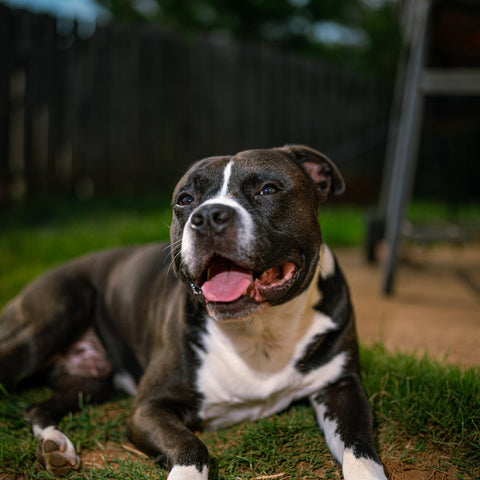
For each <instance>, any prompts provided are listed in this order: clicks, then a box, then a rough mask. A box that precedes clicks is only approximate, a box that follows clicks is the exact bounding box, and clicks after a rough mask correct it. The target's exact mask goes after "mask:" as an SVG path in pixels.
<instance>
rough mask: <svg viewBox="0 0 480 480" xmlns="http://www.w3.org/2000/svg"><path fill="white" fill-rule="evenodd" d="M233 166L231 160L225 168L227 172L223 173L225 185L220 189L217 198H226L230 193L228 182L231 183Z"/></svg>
mask: <svg viewBox="0 0 480 480" xmlns="http://www.w3.org/2000/svg"><path fill="white" fill-rule="evenodd" d="M232 164H233V160H230V161H229V162H228V164H227V166H226V167H225V170H224V171H223V185H222V188H221V189H220V193H219V194H218V195H217V197H220V198H221V197H225V196H226V195H227V192H228V182H229V181H230V175H231V174H232Z"/></svg>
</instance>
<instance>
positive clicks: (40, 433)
mask: <svg viewBox="0 0 480 480" xmlns="http://www.w3.org/2000/svg"><path fill="white" fill-rule="evenodd" d="M34 433H35V436H36V437H37V438H38V449H37V459H38V461H39V462H40V463H41V464H42V465H43V466H44V467H45V468H46V469H47V471H48V472H50V473H52V474H53V475H56V476H61V475H66V474H67V473H69V472H70V471H71V470H79V469H80V467H81V461H80V458H79V457H78V455H77V453H76V452H75V448H74V446H73V444H72V442H71V441H70V440H69V438H68V437H67V436H66V435H64V434H63V433H62V432H61V431H60V430H57V429H56V428H55V427H53V426H51V427H46V428H43V429H41V428H38V427H35V428H34Z"/></svg>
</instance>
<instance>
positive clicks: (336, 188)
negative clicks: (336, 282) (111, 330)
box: [170, 145, 344, 320]
mask: <svg viewBox="0 0 480 480" xmlns="http://www.w3.org/2000/svg"><path fill="white" fill-rule="evenodd" d="M343 191H344V182H343V179H342V176H341V175H340V172H339V171H338V170H337V168H336V167H335V165H334V164H333V163H332V162H331V161H330V160H329V159H328V158H327V157H326V156H325V155H323V154H321V153H319V152H317V151H315V150H313V149H310V148H308V147H305V146H302V145H291V146H285V147H281V148H273V149H266V150H247V151H244V152H240V153H238V154H236V155H234V156H221V157H209V158H206V159H203V160H200V161H199V162H197V163H195V164H194V165H193V166H192V167H191V168H190V170H188V172H187V173H186V174H185V175H184V176H183V178H182V179H181V180H180V182H179V183H178V185H177V187H176V189H175V192H174V194H173V201H172V205H173V220H172V226H171V230H170V236H171V243H172V255H173V262H174V268H175V271H176V273H177V275H178V276H179V278H180V279H181V280H182V281H183V282H185V283H186V284H187V285H188V286H189V287H190V288H191V289H192V291H193V292H194V294H196V295H197V296H198V299H199V300H200V301H203V302H205V304H206V307H207V310H208V313H209V314H210V315H211V316H212V317H213V318H215V319H217V320H233V319H243V318H248V317H249V316H251V315H253V314H255V313H257V312H259V311H261V310H263V309H265V308H266V307H268V306H269V305H277V304H280V303H283V302H286V301H288V300H290V299H291V298H293V297H294V296H295V295H298V294H299V293H300V292H302V291H303V290H304V289H305V288H306V287H307V285H308V284H309V283H310V281H311V279H312V276H313V274H314V272H315V268H316V265H317V262H318V255H319V251H320V245H321V242H322V237H321V232H320V227H319V224H318V220H317V214H318V212H317V210H318V206H319V204H320V202H322V201H323V200H325V199H326V198H327V196H328V195H329V193H331V192H333V193H334V194H336V195H340V194H341V193H343Z"/></svg>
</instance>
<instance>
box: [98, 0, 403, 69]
mask: <svg viewBox="0 0 480 480" xmlns="http://www.w3.org/2000/svg"><path fill="white" fill-rule="evenodd" d="M98 1H99V2H100V3H102V4H103V5H105V6H106V7H108V8H109V9H110V11H111V12H112V14H113V16H114V18H116V19H117V20H120V21H123V22H149V23H159V24H162V25H164V26H166V27H168V28H171V29H174V30H176V31H179V32H181V33H182V34H185V35H189V36H192V35H197V34H201V33H206V32H208V33H215V34H217V35H222V36H223V37H225V38H235V39H239V40H242V41H246V42H249V43H265V44H269V45H272V46H276V47H280V48H283V49H286V50H289V51H295V52H297V53H300V54H302V55H309V56H314V57H316V58H323V59H325V60H327V61H329V62H330V63H333V64H336V65H339V66H344V67H348V68H351V69H354V70H359V71H361V72H363V73H367V74H372V75H380V76H389V77H391V76H393V75H394V74H395V69H396V64H397V57H398V53H399V50H400V48H401V43H402V41H401V33H400V28H399V24H398V16H397V12H396V2H392V1H384V2H381V1H377V2H372V0H370V1H368V0H237V1H235V0H98ZM332 34H333V35H334V37H335V35H336V36H337V37H339V38H336V39H335V38H333V39H332Z"/></svg>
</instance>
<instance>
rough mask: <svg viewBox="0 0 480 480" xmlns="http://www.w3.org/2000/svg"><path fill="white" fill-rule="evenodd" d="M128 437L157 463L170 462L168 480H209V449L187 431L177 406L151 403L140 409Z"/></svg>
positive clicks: (134, 417) (136, 410)
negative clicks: (165, 460)
mask: <svg viewBox="0 0 480 480" xmlns="http://www.w3.org/2000/svg"><path fill="white" fill-rule="evenodd" d="M129 437H130V439H131V441H132V443H134V444H135V445H136V446H137V447H138V448H139V449H140V450H142V451H143V452H145V453H147V454H148V455H150V456H151V457H152V458H153V459H154V460H155V461H157V462H158V461H161V460H163V459H165V457H166V459H167V464H168V466H169V467H170V469H171V470H170V473H169V475H168V478H167V480H207V479H208V451H207V447H206V446H205V445H204V444H203V443H202V442H201V440H200V439H199V438H198V437H197V436H196V435H195V434H194V433H192V431H191V430H190V429H189V428H187V426H186V425H185V424H184V422H183V421H182V419H181V418H180V415H179V413H178V410H177V408H176V407H175V405H172V406H169V405H168V403H167V402H164V401H161V400H149V401H144V402H143V403H141V404H139V405H137V407H136V409H135V411H134V414H133V417H132V419H131V421H130V425H129Z"/></svg>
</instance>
